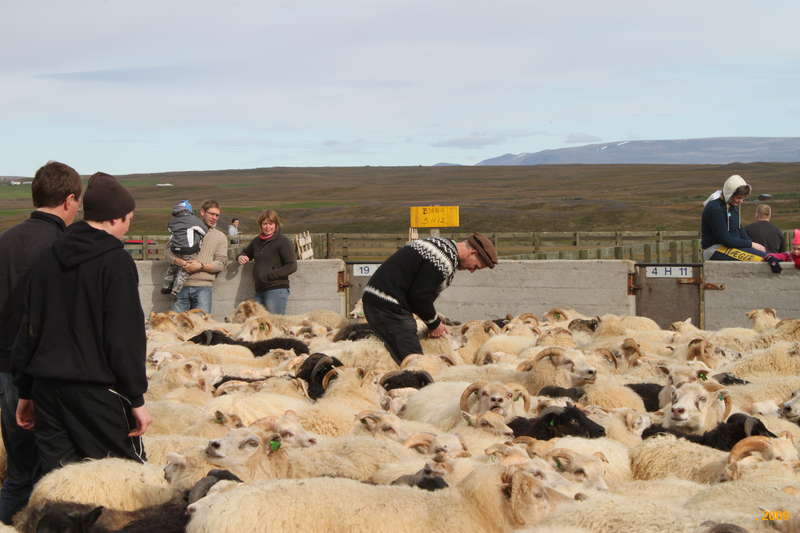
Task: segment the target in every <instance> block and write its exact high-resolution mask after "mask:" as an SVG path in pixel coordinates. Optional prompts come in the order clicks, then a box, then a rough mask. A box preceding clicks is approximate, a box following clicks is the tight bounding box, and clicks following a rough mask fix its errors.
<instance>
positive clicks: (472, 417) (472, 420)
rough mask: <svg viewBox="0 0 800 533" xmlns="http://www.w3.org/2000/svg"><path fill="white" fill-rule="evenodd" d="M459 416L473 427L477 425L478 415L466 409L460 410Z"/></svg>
mask: <svg viewBox="0 0 800 533" xmlns="http://www.w3.org/2000/svg"><path fill="white" fill-rule="evenodd" d="M461 417H462V418H463V419H464V420H466V422H467V424H469V425H470V426H473V427H477V425H478V417H477V416H476V415H473V414H471V413H468V412H467V411H461Z"/></svg>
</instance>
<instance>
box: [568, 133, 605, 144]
mask: <svg viewBox="0 0 800 533" xmlns="http://www.w3.org/2000/svg"><path fill="white" fill-rule="evenodd" d="M602 140H603V139H602V138H601V137H597V136H595V135H589V134H588V133H570V134H569V135H567V138H566V139H564V142H565V143H570V144H580V143H595V142H599V141H602Z"/></svg>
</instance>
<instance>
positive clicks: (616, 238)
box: [125, 230, 791, 263]
mask: <svg viewBox="0 0 800 533" xmlns="http://www.w3.org/2000/svg"><path fill="white" fill-rule="evenodd" d="M789 233H790V232H786V234H787V236H788V235H789ZM440 235H441V236H443V237H449V238H452V239H456V240H460V239H465V238H467V237H468V236H469V235H470V233H467V232H449V231H446V230H441V231H440ZM486 235H487V236H488V237H490V238H491V239H492V240H493V241H494V243H495V246H496V247H497V250H498V255H499V256H500V257H501V258H503V259H632V260H634V261H639V262H652V263H663V262H667V263H699V262H701V261H702V257H701V255H700V241H699V235H698V233H697V232H695V231H594V232H592V231H570V232H551V231H544V232H513V233H512V232H504V233H501V232H497V233H486ZM287 236H288V237H289V238H293V235H292V234H287ZM420 236H421V237H425V236H426V235H425V234H421V235H420ZM253 237H255V235H241V236H240V238H241V241H240V244H230V245H229V248H228V256H229V259H231V260H233V259H235V258H236V257H237V256H238V255H239V253H240V252H241V250H242V249H243V248H244V247H245V246H246V245H247V243H249V242H250V240H251V239H252V238H253ZM167 238H168V236H167V235H142V236H137V237H133V236H130V237H127V239H130V241H133V242H130V241H129V242H128V243H127V244H126V245H125V248H126V249H127V250H129V251H130V253H131V255H132V256H133V257H134V259H153V260H159V259H164V257H165V251H166V241H167ZM311 239H312V243H313V247H314V257H316V258H319V259H326V258H342V259H344V260H346V261H382V260H383V259H386V258H387V257H388V256H390V255H391V254H392V253H394V251H395V250H397V249H398V248H400V247H401V246H403V245H404V244H405V243H406V242H407V241H408V234H407V233H402V234H401V233H312V234H311ZM790 240H791V237H790V236H789V241H790Z"/></svg>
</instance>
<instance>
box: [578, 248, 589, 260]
mask: <svg viewBox="0 0 800 533" xmlns="http://www.w3.org/2000/svg"><path fill="white" fill-rule="evenodd" d="M578 259H589V250H578Z"/></svg>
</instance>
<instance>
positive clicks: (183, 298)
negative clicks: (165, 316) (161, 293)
mask: <svg viewBox="0 0 800 533" xmlns="http://www.w3.org/2000/svg"><path fill="white" fill-rule="evenodd" d="M213 295H214V287H186V286H184V287H183V288H182V289H181V292H179V293H178V296H177V297H176V298H175V301H174V302H173V303H172V310H173V311H175V312H177V313H181V312H183V311H188V310H189V309H200V310H201V311H205V312H206V313H208V314H211V297H212V296H213Z"/></svg>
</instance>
